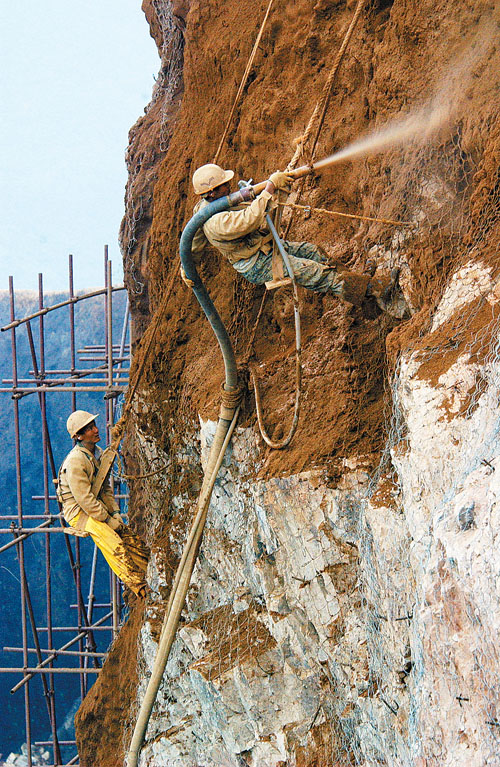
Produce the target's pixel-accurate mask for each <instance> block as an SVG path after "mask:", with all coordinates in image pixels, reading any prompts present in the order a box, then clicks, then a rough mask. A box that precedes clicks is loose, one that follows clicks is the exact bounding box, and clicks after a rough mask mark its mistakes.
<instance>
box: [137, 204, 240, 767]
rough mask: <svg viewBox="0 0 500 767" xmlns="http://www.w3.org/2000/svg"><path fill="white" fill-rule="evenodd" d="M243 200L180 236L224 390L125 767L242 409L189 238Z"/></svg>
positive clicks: (142, 731) (147, 711) (211, 210)
mask: <svg viewBox="0 0 500 767" xmlns="http://www.w3.org/2000/svg"><path fill="white" fill-rule="evenodd" d="M241 201H242V195H241V193H240V192H234V193H233V194H231V195H229V196H228V197H222V198H221V199H219V200H215V201H214V202H212V203H210V204H209V205H207V206H206V207H204V208H202V209H201V210H200V211H198V213H196V214H195V215H194V216H193V217H192V218H191V220H190V221H189V222H188V223H187V225H186V227H185V228H184V231H183V233H182V236H181V241H180V246H179V247H180V256H181V262H182V266H183V269H184V271H185V273H186V277H187V278H188V279H190V280H192V284H193V292H194V294H195V296H196V298H197V300H198V302H199V304H200V305H201V307H202V309H203V311H204V312H205V315H206V317H207V319H208V320H209V322H210V324H211V326H212V329H213V330H214V333H215V335H216V338H217V341H218V343H219V346H220V348H221V351H222V356H223V359H224V368H225V383H224V386H223V390H222V404H221V409H220V414H219V420H218V422H217V428H216V431H215V435H214V439H213V442H212V446H211V448H210V453H209V456H208V461H207V466H206V468H205V473H204V477H203V484H202V488H201V491H200V495H199V498H198V510H197V513H196V516H195V518H194V520H193V523H192V525H191V530H190V532H189V536H188V539H187V541H186V544H185V546H184V550H183V553H182V557H181V560H180V562H179V565H178V567H177V572H176V575H175V579H174V583H173V585H172V588H171V591H170V597H169V600H168V604H167V609H166V612H165V616H164V619H163V626H162V630H161V634H160V640H159V644H158V651H157V654H156V658H155V662H154V664H153V670H152V672H151V677H150V679H149V682H148V685H147V688H146V692H145V695H144V698H143V701H142V703H141V707H140V710H139V714H138V717H137V721H136V724H135V728H134V732H133V735H132V740H131V743H130V747H129V750H128V753H127V767H137V764H138V760H139V754H140V750H141V747H142V744H143V742H144V737H145V735H146V730H147V726H148V722H149V719H150V716H151V711H152V709H153V705H154V702H155V700H156V696H157V694H158V689H159V687H160V684H161V680H162V677H163V673H164V671H165V667H166V665H167V661H168V658H169V655H170V650H171V647H172V644H173V642H174V639H175V635H176V632H177V626H178V624H179V619H180V616H181V613H182V609H183V607H184V602H185V600H186V595H187V592H188V589H189V584H190V582H191V576H192V573H193V569H194V566H195V563H196V559H197V556H198V551H199V548H200V545H201V541H202V537H203V530H204V527H205V522H206V518H207V513H208V507H209V503H210V499H211V497H212V490H213V486H214V484H215V480H216V478H217V474H218V472H219V469H220V466H221V464H222V461H223V459H224V454H225V452H226V448H227V446H228V444H229V441H230V439H231V436H232V434H233V431H234V428H235V426H236V421H237V418H238V414H239V410H240V405H239V402H240V399H241V391H240V389H239V387H238V381H237V372H236V360H235V356H234V351H233V348H232V345H231V341H230V339H229V336H228V333H227V330H226V328H225V327H224V324H223V322H222V320H221V318H220V316H219V314H218V312H217V310H216V308H215V306H214V304H213V302H212V299H211V298H210V296H209V294H208V292H207V290H206V288H205V286H204V285H203V283H202V281H201V279H200V277H199V275H198V272H197V270H196V267H195V264H194V261H193V259H192V255H191V245H192V241H193V237H194V235H195V234H196V232H197V231H198V229H199V228H200V227H201V226H203V224H204V223H205V222H206V221H208V219H209V218H211V216H213V215H214V214H215V213H220V212H222V211H223V210H228V209H229V208H231V207H233V206H235V205H238V204H239V203H241Z"/></svg>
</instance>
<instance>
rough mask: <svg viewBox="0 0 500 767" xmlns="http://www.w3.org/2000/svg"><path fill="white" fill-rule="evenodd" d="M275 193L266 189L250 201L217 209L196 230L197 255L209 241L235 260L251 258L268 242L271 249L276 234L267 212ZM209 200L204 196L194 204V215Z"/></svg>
mask: <svg viewBox="0 0 500 767" xmlns="http://www.w3.org/2000/svg"><path fill="white" fill-rule="evenodd" d="M272 197H273V196H272V194H270V192H267V191H266V190H265V189H264V191H263V192H261V193H260V194H259V195H258V196H257V197H256V198H255V200H252V202H251V204H250V205H238V206H236V207H235V208H232V209H231V210H225V211H222V213H216V214H215V215H214V216H212V218H209V219H208V221H207V222H206V224H204V225H203V229H198V231H197V232H196V234H195V236H194V239H193V244H192V247H191V252H192V253H193V254H194V255H196V254H197V253H201V251H202V250H203V249H204V248H205V247H206V246H207V241H208V242H209V243H210V244H211V245H213V246H214V247H215V248H217V250H218V251H220V253H222V255H223V256H226V258H227V259H228V260H229V262H230V263H231V264H234V263H236V261H242V260H243V259H244V258H250V257H251V256H253V255H255V253H257V251H258V250H263V249H264V250H266V245H267V246H268V247H267V250H269V249H270V247H271V246H270V242H271V239H272V238H271V234H270V232H269V229H268V226H267V224H266V212H267V209H268V203H269V200H271V199H272ZM209 204H210V203H209V202H207V200H200V202H198V203H197V204H196V205H195V207H194V210H193V215H194V214H195V213H198V211H199V210H202V208H204V207H206V206H207V205H209ZM268 244H269V245H268Z"/></svg>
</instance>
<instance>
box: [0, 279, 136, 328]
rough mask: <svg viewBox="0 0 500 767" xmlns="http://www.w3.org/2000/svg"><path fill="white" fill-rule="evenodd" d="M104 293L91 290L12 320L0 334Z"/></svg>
mask: <svg viewBox="0 0 500 767" xmlns="http://www.w3.org/2000/svg"><path fill="white" fill-rule="evenodd" d="M111 290H112V291H117V290H125V286H124V285H118V286H117V287H115V288H111ZM105 293H107V288H101V289H100V290H93V291H92V292H91V293H84V294H83V295H80V296H72V297H71V298H68V299H67V300H66V301H61V302H60V303H58V304H54V305H53V306H45V307H44V308H43V309H39V310H38V311H37V312H34V313H33V314H29V315H28V316H27V317H23V318H22V320H14V321H13V322H9V324H8V325H4V326H3V328H0V330H1V331H2V333H3V332H4V331H6V330H11V328H17V327H18V326H19V325H22V324H23V323H24V322H29V321H30V320H34V319H36V317H43V316H44V315H45V314H48V313H49V312H53V311H54V309H60V308H61V306H69V305H70V304H77V303H78V301H85V299H86V298H94V296H103V295H104V294H105Z"/></svg>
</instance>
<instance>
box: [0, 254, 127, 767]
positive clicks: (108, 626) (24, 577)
mask: <svg viewBox="0 0 500 767" xmlns="http://www.w3.org/2000/svg"><path fill="white" fill-rule="evenodd" d="M68 276H69V281H68V282H69V286H68V299H67V300H64V301H61V302H60V303H57V304H54V305H52V306H46V305H45V297H44V289H43V276H42V275H41V274H40V275H39V279H38V311H36V312H33V313H32V314H30V315H29V316H27V317H24V318H22V319H19V318H17V317H16V306H15V301H16V297H15V293H14V285H13V279H12V277H10V278H9V300H10V323H9V324H8V325H6V326H4V327H2V328H1V330H2V331H3V332H10V339H11V347H12V374H11V377H10V378H5V379H2V384H3V386H2V387H0V392H4V393H9V394H10V395H11V398H12V403H13V419H14V438H15V447H14V454H15V455H14V460H15V468H16V472H15V475H16V492H17V514H15V515H14V514H10V515H9V514H5V513H2V512H3V511H4V509H3V508H1V507H0V534H2V535H6V536H10V537H11V538H12V540H10V541H8V542H7V543H5V544H3V545H1V546H0V553H1V552H4V551H6V550H8V549H10V548H13V547H15V549H16V552H17V558H18V563H19V598H20V603H21V624H22V625H21V631H22V646H19V647H16V646H8V647H7V646H6V647H4V648H3V651H4V652H5V653H17V654H22V665H21V664H18V665H17V666H11V667H8V666H5V667H1V668H0V673H10V674H12V673H19V674H20V675H21V678H20V680H19V681H18V682H17V683H16V684H15V685H14V687H13V688H12V689H11V692H12V693H15V692H17V691H18V690H21V689H22V690H23V693H24V718H25V730H26V731H25V740H26V750H27V764H28V767H32V765H33V763H34V762H33V760H34V758H35V757H33V756H32V750H33V748H34V747H36V746H39V747H44V748H46V747H49V748H50V749H51V750H52V757H51V758H52V764H53V766H54V767H55V766H56V765H57V766H59V765H63V764H64V765H72V766H73V767H78V755H77V754H76V753H75V752H76V743H75V741H74V740H60V739H59V738H58V712H57V710H56V698H57V695H56V693H57V680H58V679H59V680H61V679H64V678H65V677H66V678H67V675H68V674H70V675H74V676H76V678H77V679H78V682H77V684H76V685H75V688H76V689H75V699H78V698H80V699H81V700H83V698H84V697H85V695H86V694H87V691H88V688H89V684H91V683H92V681H93V680H94V679H95V677H96V675H97V674H98V673H99V670H100V664H101V661H102V659H103V658H104V657H105V656H106V652H103V651H100V652H99V651H98V647H101V650H102V649H107V647H108V646H109V644H110V643H111V641H112V640H113V638H114V637H115V636H116V634H117V632H118V629H119V626H120V621H121V618H122V615H121V613H122V602H121V589H120V583H119V581H118V579H117V578H116V576H115V575H114V574H113V573H111V571H110V577H109V587H106V590H107V591H108V593H109V596H106V597H105V598H104V600H103V601H100V602H98V601H97V600H96V595H95V586H96V568H97V549H96V548H95V547H94V550H93V556H92V560H91V561H92V563H91V566H90V568H87V570H89V571H88V572H84V570H83V569H82V568H83V565H82V557H81V540H80V539H79V538H78V537H75V536H70V535H66V534H65V527H66V523H65V522H64V520H63V518H62V515H61V509H60V507H59V505H58V503H57V499H56V496H55V494H54V486H53V484H52V482H53V480H55V479H56V477H57V471H58V466H57V465H56V463H55V460H54V453H53V449H52V441H51V423H50V416H49V415H48V412H47V395H48V394H50V395H51V396H52V395H54V393H55V392H58V393H61V392H70V393H71V410H76V409H77V397H78V394H82V393H86V394H88V393H89V392H92V393H94V395H93V396H99V395H98V393H102V396H103V398H104V400H105V416H106V419H105V420H106V442H109V440H110V434H111V429H112V427H113V424H114V423H115V420H116V416H117V407H118V398H119V397H120V395H122V394H124V392H125V390H126V388H127V385H128V374H129V368H130V344H129V341H128V340H127V339H129V338H130V334H129V309H128V302H127V303H126V309H125V312H124V318H123V325H122V331H121V337H120V338H119V340H118V341H117V342H115V341H114V340H113V294H114V293H115V292H116V291H121V290H124V289H125V288H124V287H123V286H120V287H113V285H112V267H111V261H110V260H109V258H108V249H107V246H106V247H105V249H104V288H103V289H100V290H94V291H93V292H90V293H86V294H75V292H74V283H73V259H72V256H69V275H68ZM98 296H101V297H102V303H103V310H102V323H100V324H101V327H100V328H96V334H97V333H98V332H99V334H100V339H99V338H96V339H95V340H96V341H98V340H101V341H102V340H104V343H95V344H93V345H89V346H85V347H83V348H77V344H76V335H77V327H76V325H75V305H76V304H77V303H78V302H82V301H86V300H88V299H91V298H94V297H98ZM64 310H66V311H67V312H68V322H69V338H70V349H69V355H70V364H69V368H67V369H64V367H63V365H61V364H58V360H57V359H50V360H48V359H46V329H45V319H46V317H47V315H48V314H49V313H50V312H54V311H64ZM34 324H36V326H37V327H36V330H37V343H35V336H34V327H33V325H34ZM22 332H25V333H26V334H27V341H28V344H29V350H30V355H31V362H32V369H31V370H30V371H29V377H28V378H22V377H20V376H19V375H18V367H19V365H18V348H17V343H18V341H19V336H18V334H20V333H22ZM77 355H78V356H79V359H78V362H77ZM89 363H91V365H92V366H89ZM51 366H52V367H51ZM31 395H36V397H37V399H38V404H39V410H40V415H41V440H40V445H41V453H42V463H43V471H42V476H41V478H40V481H41V483H43V492H41V493H40V494H39V495H32V496H31V503H27V502H26V499H25V498H24V495H23V466H22V460H21V456H22V450H21V447H22V439H23V434H22V429H21V427H20V408H21V406H22V405H21V403H22V401H23V400H24V398H26V397H29V396H31ZM68 414H69V411H68ZM111 482H112V484H114V488H113V489H114V491H115V496H116V498H117V499H118V500H119V502H120V505H122V503H123V501H124V499H126V498H127V495H126V488H124V490H125V492H124V491H123V490H122V489H121V487H120V483H119V480H118V479H115V478H113V477H112V478H111ZM40 490H41V491H42V488H40ZM40 501H43V514H42V513H36V512H33V510H32V508H33V506H35V508H36V506H37V505H38V504H39V503H40ZM9 523H10V524H9ZM54 534H55V535H56V536H57V535H62V536H63V538H64V543H65V550H66V556H67V566H68V568H69V571H70V572H71V575H69V572H68V577H71V578H72V580H73V583H74V593H75V595H76V599H75V603H74V604H71V605H70V608H73V610H74V612H73V614H74V615H75V614H76V619H75V620H72V621H70V623H71V624H72V625H68V626H59V625H57V621H56V620H55V619H54V616H53V605H54V594H53V578H54V572H53V567H52V559H51V557H52V553H53V547H54V541H57V537H56V539H54ZM33 535H37V536H42V539H43V540H44V550H43V551H44V553H43V558H44V560H45V561H44V571H45V616H44V621H45V625H44V626H41V625H37V620H36V612H37V610H38V613H39V612H40V607H39V605H38V604H37V605H36V609H34V604H33V599H32V590H33V589H32V584H30V582H29V577H28V573H27V568H26V556H25V543H26V541H27V539H28V538H30V537H31V536H33ZM84 545H88V544H84ZM84 583H85V585H86V588H85V589H84ZM84 590H85V591H86V593H85V594H84ZM97 610H100V611H102V610H104V614H102V615H100V617H97V615H96V611H97ZM38 618H39V615H38ZM38 622H40V620H38ZM65 633H66V634H70V636H71V638H70V639H69V640H68V641H64V642H60V641H58V638H57V635H59V636H60V635H61V634H62V635H63V636H64V634H65ZM30 635H31V639H30ZM61 660H63V661H64V662H65V664H66V665H65V666H64V667H63V666H58V665H57V663H58V661H61ZM72 662H75V663H76V664H77V665H75V666H72V665H71V663H72ZM34 678H39V679H40V681H41V685H42V690H41V692H43V696H44V698H45V701H46V707H47V714H48V725H50V732H51V739H50V740H38V741H37V740H34V738H33V735H32V715H31V700H32V697H31V696H32V695H33V694H35V693H36V691H32V688H31V686H30V680H33V679H34ZM70 750H72V751H73V753H75V755H74V756H73V755H71V754H70V755H69V756H68V752H69V751H70Z"/></svg>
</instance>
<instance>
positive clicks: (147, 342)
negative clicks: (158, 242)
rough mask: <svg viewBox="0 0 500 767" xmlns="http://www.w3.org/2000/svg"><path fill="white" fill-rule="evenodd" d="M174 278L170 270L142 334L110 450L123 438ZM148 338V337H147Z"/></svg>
mask: <svg viewBox="0 0 500 767" xmlns="http://www.w3.org/2000/svg"><path fill="white" fill-rule="evenodd" d="M175 276H176V271H175V269H172V272H171V273H170V276H169V278H168V281H167V288H166V291H165V294H164V296H163V299H162V301H161V304H160V305H159V306H158V308H157V310H156V312H155V314H154V317H153V320H152V321H151V324H150V325H149V327H148V329H147V330H146V332H145V333H144V335H143V337H142V339H141V342H140V348H141V349H142V347H143V346H144V347H145V348H144V354H143V357H142V360H141V363H140V365H139V367H138V369H137V373H136V374H135V380H134V383H133V385H132V387H131V388H130V389H129V390H128V391H127V397H126V400H125V404H124V407H123V413H122V415H121V417H120V419H119V420H118V421H117V422H116V424H115V425H114V427H113V432H112V434H113V439H112V441H111V444H110V448H111V449H112V450H115V451H116V450H117V449H118V445H119V444H120V441H121V439H122V437H123V433H124V431H125V427H126V425H127V420H128V416H129V414H130V411H131V409H132V400H133V399H134V396H135V393H136V391H137V387H138V386H139V383H140V381H141V378H142V375H143V373H144V370H145V368H146V362H148V358H149V352H150V350H151V347H152V345H153V341H154V340H155V337H156V333H157V331H158V328H159V326H160V320H161V319H162V317H163V313H164V311H165V309H166V307H167V303H168V300H169V298H170V294H171V292H172V288H173V286H174V280H175ZM148 336H149V337H148Z"/></svg>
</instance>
